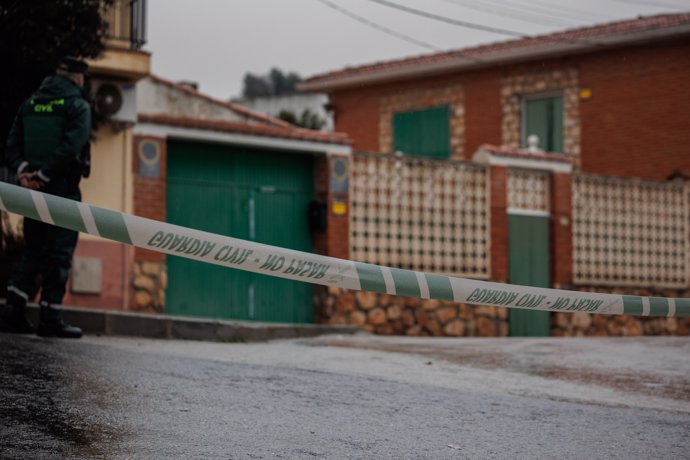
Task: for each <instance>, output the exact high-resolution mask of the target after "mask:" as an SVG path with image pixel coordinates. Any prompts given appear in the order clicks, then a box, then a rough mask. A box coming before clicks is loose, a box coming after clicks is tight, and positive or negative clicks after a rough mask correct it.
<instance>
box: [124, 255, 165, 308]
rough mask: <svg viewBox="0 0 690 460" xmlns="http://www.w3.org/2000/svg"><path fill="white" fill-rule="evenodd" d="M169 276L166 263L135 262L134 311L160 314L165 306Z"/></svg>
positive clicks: (133, 274) (133, 283)
mask: <svg viewBox="0 0 690 460" xmlns="http://www.w3.org/2000/svg"><path fill="white" fill-rule="evenodd" d="M167 285H168V275H167V271H166V266H165V263H160V262H141V261H138V262H134V270H133V273H132V288H133V298H132V307H133V309H134V310H137V311H143V312H152V313H160V312H162V311H163V309H164V306H165V289H166V287H167Z"/></svg>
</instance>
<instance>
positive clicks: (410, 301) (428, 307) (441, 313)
mask: <svg viewBox="0 0 690 460" xmlns="http://www.w3.org/2000/svg"><path fill="white" fill-rule="evenodd" d="M315 290H316V292H317V294H316V296H315V297H316V299H315V302H314V304H315V320H316V322H317V323H328V324H354V325H356V326H359V327H361V328H362V329H363V330H364V331H367V332H372V333H375V334H382V335H412V336H451V337H505V336H507V335H508V311H507V309H505V308H499V307H489V306H473V305H467V304H463V303H457V302H447V301H439V300H425V299H417V298H414V297H400V296H393V295H387V294H376V293H373V292H365V291H349V290H347V289H340V288H334V287H330V288H324V287H321V286H317V287H315Z"/></svg>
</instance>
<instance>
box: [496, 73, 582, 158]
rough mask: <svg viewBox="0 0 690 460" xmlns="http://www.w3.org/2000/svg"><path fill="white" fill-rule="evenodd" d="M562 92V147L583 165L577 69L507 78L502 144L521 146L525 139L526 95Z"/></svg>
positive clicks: (503, 97)
mask: <svg viewBox="0 0 690 460" xmlns="http://www.w3.org/2000/svg"><path fill="white" fill-rule="evenodd" d="M538 94H545V95H547V94H562V95H563V112H564V113H563V137H564V139H563V150H564V152H563V153H564V154H565V155H566V156H568V157H569V158H571V159H572V160H573V165H574V166H575V167H578V166H579V164H580V100H579V87H578V72H577V70H575V69H567V70H553V71H550V72H539V73H527V74H522V75H516V76H511V77H506V78H504V79H503V80H502V82H501V106H502V110H503V117H502V120H503V126H502V138H503V145H505V146H506V147H510V148H514V149H517V148H520V147H521V141H522V103H523V98H524V97H525V96H530V95H538Z"/></svg>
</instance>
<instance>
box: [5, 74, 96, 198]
mask: <svg viewBox="0 0 690 460" xmlns="http://www.w3.org/2000/svg"><path fill="white" fill-rule="evenodd" d="M90 132H91V108H90V106H89V103H88V102H87V101H86V100H85V99H84V94H83V91H82V89H81V88H80V87H79V86H78V85H77V84H76V83H74V82H73V81H72V80H70V79H69V78H67V77H65V76H62V75H54V76H50V77H47V78H46V79H45V80H43V83H42V84H41V87H40V88H39V89H38V91H36V92H35V93H34V94H33V95H32V96H31V97H30V98H29V99H27V100H26V101H24V103H23V104H22V105H21V107H20V108H19V111H18V113H17V116H16V117H15V119H14V123H13V124H12V129H11V130H10V133H9V136H8V140H7V148H6V151H5V152H6V155H7V161H8V165H9V167H10V168H12V169H14V170H15V171H17V174H21V173H24V172H32V171H38V177H39V178H40V179H41V180H43V182H45V184H46V185H45V187H43V188H42V189H41V191H44V192H46V193H51V194H54V195H59V196H64V197H68V198H73V199H79V198H80V193H79V181H80V179H81V176H82V172H83V170H84V166H85V158H83V152H85V151H86V150H87V147H88V142H89V135H90Z"/></svg>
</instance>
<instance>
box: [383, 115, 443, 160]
mask: <svg viewBox="0 0 690 460" xmlns="http://www.w3.org/2000/svg"><path fill="white" fill-rule="evenodd" d="M393 150H394V151H395V152H403V153H405V154H407V155H425V156H429V157H433V158H448V157H449V156H450V107H448V106H443V107H434V108H432V109H424V110H414V111H410V112H399V113H396V114H394V115H393Z"/></svg>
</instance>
